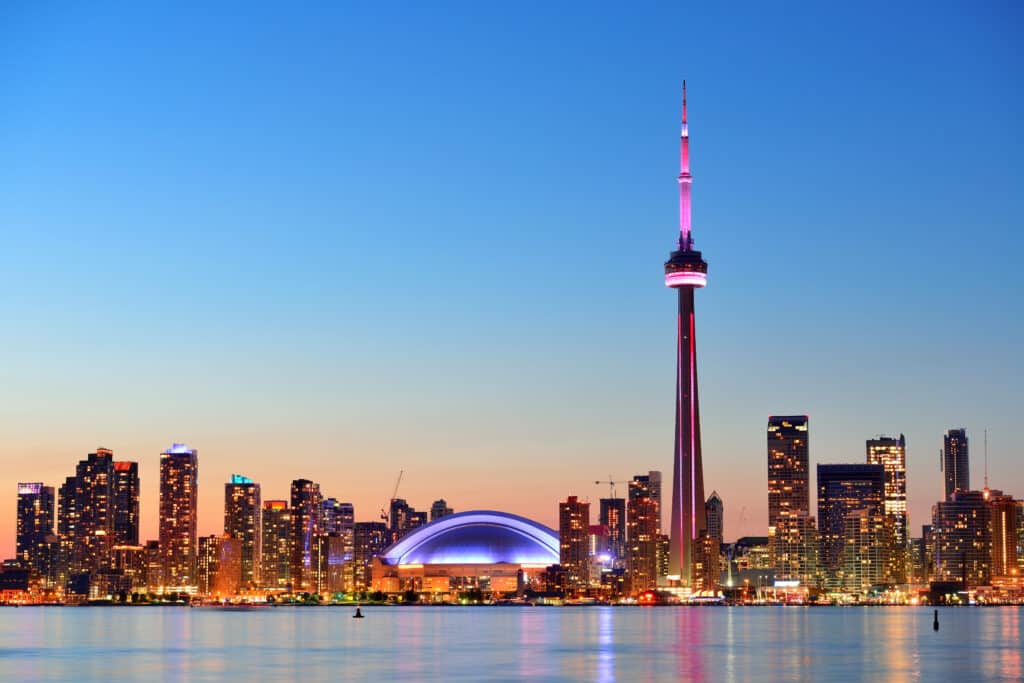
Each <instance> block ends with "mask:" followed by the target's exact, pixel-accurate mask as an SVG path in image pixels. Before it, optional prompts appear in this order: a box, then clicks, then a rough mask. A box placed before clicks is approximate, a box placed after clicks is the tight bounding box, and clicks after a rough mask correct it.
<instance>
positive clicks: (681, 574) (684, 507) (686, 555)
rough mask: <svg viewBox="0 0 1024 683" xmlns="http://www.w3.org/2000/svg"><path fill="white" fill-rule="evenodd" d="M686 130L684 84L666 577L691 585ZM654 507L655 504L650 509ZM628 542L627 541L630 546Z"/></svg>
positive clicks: (694, 268) (693, 449)
mask: <svg viewBox="0 0 1024 683" xmlns="http://www.w3.org/2000/svg"><path fill="white" fill-rule="evenodd" d="M692 182H693V176H691V175H690V132H689V128H688V126H687V123H686V82H685V81H684V82H683V124H682V130H681V132H680V137H679V243H678V248H677V249H676V250H675V251H673V252H672V254H671V255H670V256H669V260H668V261H667V262H666V263H665V285H666V286H668V287H671V288H673V289H675V290H676V291H677V292H678V297H679V308H678V313H677V316H676V414H675V438H674V441H675V444H674V451H675V453H674V456H673V460H672V522H671V524H672V527H671V529H670V531H669V536H670V538H671V546H670V550H669V572H670V576H675V577H678V579H679V581H681V582H682V583H683V584H685V585H689V584H691V583H692V582H693V565H694V561H693V555H694V550H695V547H696V544H697V542H698V540H699V539H700V538H701V536H703V535H705V534H706V533H707V520H706V519H705V517H704V464H703V462H702V461H701V450H700V405H699V401H698V399H697V339H696V323H695V316H694V306H693V293H694V290H695V289H697V288H699V287H703V286H704V285H706V284H707V272H708V264H707V263H706V262H705V261H704V259H703V258H702V257H701V253H700V252H699V251H696V250H695V249H694V248H693V234H692V231H691V226H690V184H691V183H692ZM655 507H657V505H655ZM660 514H661V513H660V511H659V512H658V515H659V518H660ZM631 543H632V542H631Z"/></svg>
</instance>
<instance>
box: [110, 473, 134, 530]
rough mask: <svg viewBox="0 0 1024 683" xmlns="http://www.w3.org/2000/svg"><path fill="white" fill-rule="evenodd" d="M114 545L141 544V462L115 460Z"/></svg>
mask: <svg viewBox="0 0 1024 683" xmlns="http://www.w3.org/2000/svg"><path fill="white" fill-rule="evenodd" d="M113 496H114V539H113V541H112V542H113V543H114V545H124V546H137V545H139V463H137V462H129V461H126V460H115V461H114V484H113Z"/></svg>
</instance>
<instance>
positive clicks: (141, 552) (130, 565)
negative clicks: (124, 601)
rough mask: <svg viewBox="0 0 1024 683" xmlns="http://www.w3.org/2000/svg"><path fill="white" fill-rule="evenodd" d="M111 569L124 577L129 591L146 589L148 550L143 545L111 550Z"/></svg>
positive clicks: (118, 547) (115, 547)
mask: <svg viewBox="0 0 1024 683" xmlns="http://www.w3.org/2000/svg"><path fill="white" fill-rule="evenodd" d="M110 556H111V560H110V568H111V569H112V570H113V572H115V573H117V574H120V575H121V576H124V577H125V579H126V582H127V586H128V590H131V591H138V590H145V588H146V548H145V547H143V546H141V545H115V546H114V547H112V548H111V549H110Z"/></svg>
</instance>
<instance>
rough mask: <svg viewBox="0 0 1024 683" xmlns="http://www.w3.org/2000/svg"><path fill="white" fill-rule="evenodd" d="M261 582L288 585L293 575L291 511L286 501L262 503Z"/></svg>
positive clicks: (266, 586)
mask: <svg viewBox="0 0 1024 683" xmlns="http://www.w3.org/2000/svg"><path fill="white" fill-rule="evenodd" d="M261 526H262V537H263V541H262V543H261V551H262V553H261V554H262V557H261V564H260V585H262V586H263V587H264V588H288V586H289V585H290V584H291V575H292V570H291V567H292V511H291V509H290V508H289V507H288V501H286V500H268V501H264V503H263V515H262V519H261Z"/></svg>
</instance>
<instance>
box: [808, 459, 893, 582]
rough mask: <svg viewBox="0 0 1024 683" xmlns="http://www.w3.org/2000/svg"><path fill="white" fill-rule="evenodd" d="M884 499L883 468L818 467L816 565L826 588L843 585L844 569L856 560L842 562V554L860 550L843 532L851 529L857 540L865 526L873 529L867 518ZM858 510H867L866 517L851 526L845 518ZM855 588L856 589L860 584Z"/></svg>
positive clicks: (878, 511)
mask: <svg viewBox="0 0 1024 683" xmlns="http://www.w3.org/2000/svg"><path fill="white" fill-rule="evenodd" d="M884 498H885V467H884V466H883V465H861V464H837V465H824V464H819V465H818V538H819V542H820V553H819V566H820V568H821V570H822V572H823V573H824V579H825V583H826V585H829V586H838V585H840V584H842V583H843V578H842V573H843V571H844V570H843V567H844V566H845V565H846V564H848V563H849V562H852V561H855V557H854V558H851V557H847V558H846V559H844V555H846V556H849V555H850V553H851V552H854V551H855V550H856V549H857V548H860V547H862V546H861V545H859V544H858V543H856V542H854V541H853V540H852V539H850V538H849V537H847V535H846V532H847V530H848V529H849V528H852V529H854V530H855V531H856V532H857V534H858V538H863V537H864V534H865V533H866V529H867V528H868V527H870V528H871V529H874V526H873V524H874V521H873V520H872V519H871V518H870V516H871V515H879V514H881V513H882V511H883V509H884V508H883V501H884ZM857 511H866V512H867V513H868V515H869V516H868V518H864V517H863V516H858V517H857V518H856V519H855V520H853V522H851V523H852V524H853V526H852V527H851V526H849V525H848V523H847V517H848V516H849V515H851V514H852V513H854V512H857ZM872 571H874V565H872ZM858 573H861V572H858ZM857 585H858V590H859V585H860V584H859V582H858V584H857Z"/></svg>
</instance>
